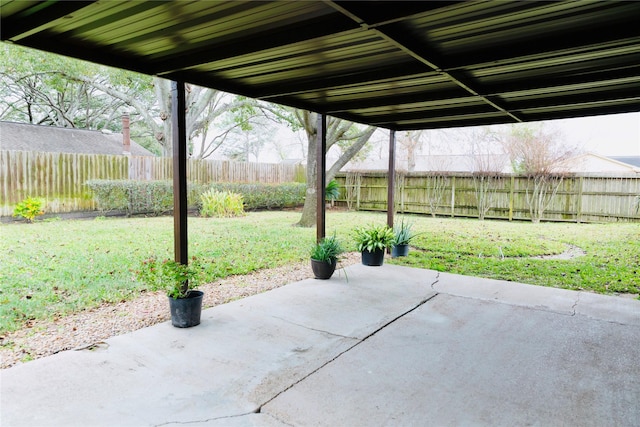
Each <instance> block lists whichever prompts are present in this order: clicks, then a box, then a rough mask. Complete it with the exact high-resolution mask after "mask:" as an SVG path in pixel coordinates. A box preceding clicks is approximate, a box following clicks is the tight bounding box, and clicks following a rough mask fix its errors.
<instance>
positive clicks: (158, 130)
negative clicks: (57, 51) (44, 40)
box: [0, 43, 254, 158]
mask: <svg viewBox="0 0 640 427" xmlns="http://www.w3.org/2000/svg"><path fill="white" fill-rule="evenodd" d="M0 49H2V51H1V52H2V57H3V63H2V64H1V65H0V94H1V95H2V99H1V100H0V118H1V119H3V120H15V121H18V122H28V123H37V124H49V125H55V126H66V127H82V128H87V129H102V128H108V129H110V130H113V131H118V130H120V126H121V121H120V116H121V114H122V113H124V112H128V113H129V115H130V117H131V127H132V137H134V138H136V141H137V142H141V141H140V140H138V138H140V137H145V136H149V137H151V136H152V137H153V140H152V141H150V144H144V143H143V145H145V146H146V147H147V148H150V149H151V150H152V151H155V152H158V153H162V154H163V155H166V156H169V155H171V151H172V144H171V117H170V115H171V98H170V81H168V80H164V79H160V78H152V77H150V76H145V75H142V74H137V73H132V72H129V71H124V70H119V69H115V68H110V67H104V66H99V65H96V64H92V63H89V62H84V61H78V60H75V59H70V58H66V57H63V56H60V55H54V54H49V53H44V52H39V51H35V50H33V49H27V48H23V47H19V46H11V45H8V44H5V43H3V44H2V45H0ZM5 59H6V60H5ZM253 104H254V103H253V102H252V101H249V100H246V99H244V98H240V97H235V96H232V95H229V94H227V93H224V92H220V91H216V90H213V89H206V88H202V87H199V86H194V85H187V111H186V114H187V121H186V123H187V138H188V142H189V145H190V153H191V154H192V155H194V156H196V157H202V158H203V157H207V156H209V155H211V153H213V151H215V150H216V149H217V148H219V147H220V145H221V144H222V143H224V135H226V133H228V131H229V129H232V128H235V127H242V121H243V120H247V117H249V116H250V113H251V111H252V110H251V108H252V106H253ZM243 108H244V109H243ZM227 116H230V117H231V118H230V119H229V118H228V117H227ZM223 126H227V128H224V127H223ZM211 134H214V136H213V138H211V139H210V136H211ZM212 141H213V142H212Z"/></svg>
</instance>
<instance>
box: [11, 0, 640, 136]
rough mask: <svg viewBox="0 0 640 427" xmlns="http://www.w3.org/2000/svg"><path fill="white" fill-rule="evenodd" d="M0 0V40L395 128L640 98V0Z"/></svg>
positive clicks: (604, 108) (570, 111) (593, 110)
mask: <svg viewBox="0 0 640 427" xmlns="http://www.w3.org/2000/svg"><path fill="white" fill-rule="evenodd" d="M0 5H1V8H0V14H1V17H2V22H1V24H2V40H6V41H10V42H13V43H18V44H23V45H25V46H30V47H35V48H38V49H43V50H47V51H51V52H56V53H60V54H65V55H69V56H74V57H78V58H82V59H86V60H90V61H94V62H97V63H102V64H106V65H111V66H116V67H120V68H125V69H131V70H134V71H139V72H144V73H148V74H156V75H160V76H163V77H166V78H171V79H176V80H184V81H187V82H190V83H195V84H199V85H203V86H209V87H214V88H217V89H220V90H226V91H229V92H234V93H239V94H242V95H246V96H250V97H255V98H261V99H266V100H269V101H274V102H280V103H283V104H286V105H291V106H295V107H297V108H305V109H309V110H314V111H317V112H322V113H330V114H333V115H336V116H338V117H343V118H347V119H350V120H356V121H359V122H362V123H370V124H375V125H379V126H384V127H388V128H392V129H398V130H401V129H416V128H430V127H445V126H454V125H455V126H473V125H482V124H490V123H491V124H492V123H507V122H515V121H528V120H541V119H548V118H564V117H574V116H581V115H596V114H608V113H616V112H629V111H640V100H639V99H638V90H637V89H636V87H637V86H638V79H637V76H638V74H639V71H640V26H639V25H638V24H637V23H638V22H640V2H625V1H607V2H597V1H579V2H576V1H558V2H504V1H482V2H405V1H395V2H390V1H376V2H346V1H305V2H293V1H277V0H276V1H265V2H255V1H216V2H203V1H164V2H141V1H123V0H112V1H108V2H90V1H88V2H62V1H61V2H57V1H51V2H20V1H14V0H0Z"/></svg>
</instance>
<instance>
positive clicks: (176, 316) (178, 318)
mask: <svg viewBox="0 0 640 427" xmlns="http://www.w3.org/2000/svg"><path fill="white" fill-rule="evenodd" d="M203 295H204V293H203V292H202V291H191V292H189V296H188V297H186V298H178V299H175V298H171V297H169V308H170V309H171V324H172V325H173V326H175V327H176V328H190V327H192V326H196V325H199V324H200V314H201V313H202V297H203Z"/></svg>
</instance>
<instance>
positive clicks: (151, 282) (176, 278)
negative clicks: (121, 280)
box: [136, 256, 202, 299]
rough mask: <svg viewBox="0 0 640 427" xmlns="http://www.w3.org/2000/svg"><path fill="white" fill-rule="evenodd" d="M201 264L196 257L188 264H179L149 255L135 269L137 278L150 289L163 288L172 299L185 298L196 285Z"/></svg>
mask: <svg viewBox="0 0 640 427" xmlns="http://www.w3.org/2000/svg"><path fill="white" fill-rule="evenodd" d="M201 274H202V266H201V265H200V264H199V262H198V260H197V259H196V258H192V259H191V263H190V264H181V263H179V262H177V261H174V260H171V259H165V260H163V261H161V260H159V259H158V258H156V257H155V256H154V257H151V258H149V259H146V260H144V261H143V262H142V264H141V265H140V269H139V270H138V271H136V276H137V278H138V280H140V281H141V282H142V283H144V284H145V285H146V286H147V288H148V289H150V290H152V291H159V290H163V291H165V292H166V293H167V295H168V296H170V297H171V298H174V299H178V298H187V297H188V296H189V293H190V292H191V290H192V289H195V288H196V286H197V285H198V282H199V279H200V277H201Z"/></svg>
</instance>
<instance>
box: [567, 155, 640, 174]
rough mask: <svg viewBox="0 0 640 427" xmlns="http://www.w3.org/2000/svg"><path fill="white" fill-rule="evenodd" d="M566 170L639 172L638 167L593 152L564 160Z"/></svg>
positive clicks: (639, 168)
mask: <svg viewBox="0 0 640 427" xmlns="http://www.w3.org/2000/svg"><path fill="white" fill-rule="evenodd" d="M562 170H563V171H566V172H607V173H640V167H636V166H634V165H632V164H629V163H623V162H621V161H618V160H616V159H613V158H611V157H605V156H601V155H599V154H595V153H583V154H580V155H578V156H576V157H573V158H571V159H569V160H567V161H566V162H564V164H563V167H562Z"/></svg>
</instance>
